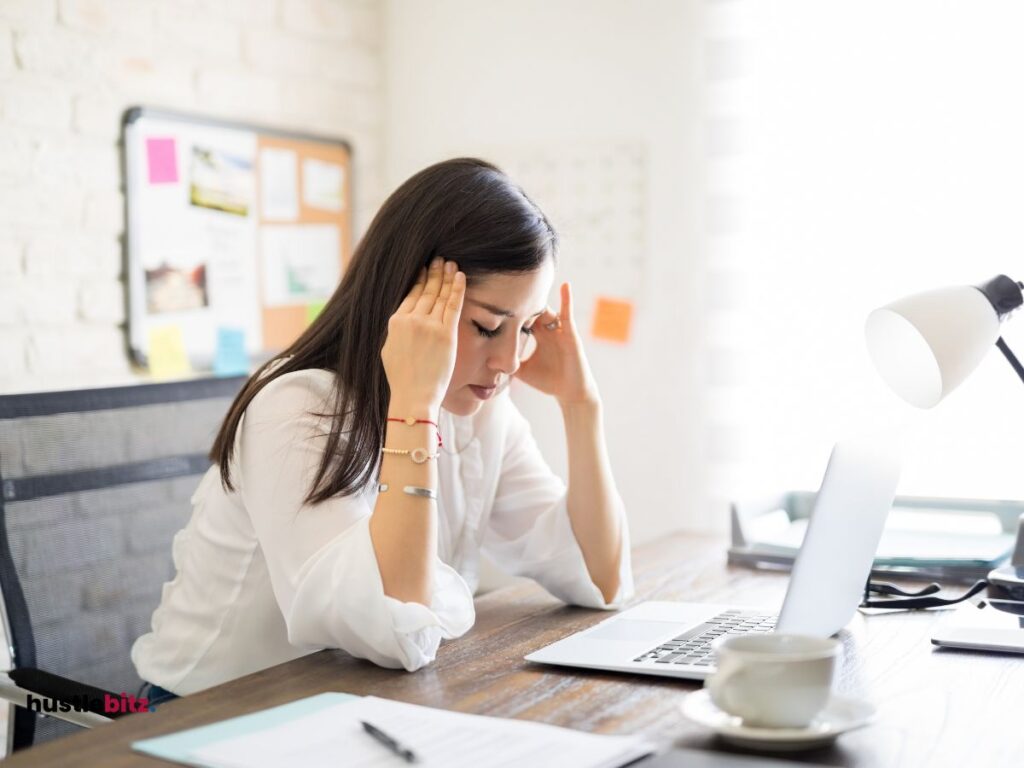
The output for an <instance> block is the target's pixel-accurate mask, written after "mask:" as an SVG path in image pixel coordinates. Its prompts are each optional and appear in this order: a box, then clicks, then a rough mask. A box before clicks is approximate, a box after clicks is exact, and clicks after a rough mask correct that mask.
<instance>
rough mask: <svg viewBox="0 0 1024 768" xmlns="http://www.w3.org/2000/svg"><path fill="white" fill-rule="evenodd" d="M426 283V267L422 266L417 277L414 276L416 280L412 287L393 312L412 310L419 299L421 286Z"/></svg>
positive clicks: (405, 312) (401, 312)
mask: <svg viewBox="0 0 1024 768" xmlns="http://www.w3.org/2000/svg"><path fill="white" fill-rule="evenodd" d="M426 284H427V268H426V267H424V268H423V269H421V270H420V274H419V277H417V278H416V282H415V283H413V286H412V289H411V290H410V291H409V294H408V295H407V296H406V297H405V298H404V299H403V300H402V303H401V304H399V305H398V309H397V310H396V311H395V314H396V315H397V314H408V313H409V312H412V309H413V307H415V306H416V302H417V301H419V298H420V294H421V293H423V286H425V285H426Z"/></svg>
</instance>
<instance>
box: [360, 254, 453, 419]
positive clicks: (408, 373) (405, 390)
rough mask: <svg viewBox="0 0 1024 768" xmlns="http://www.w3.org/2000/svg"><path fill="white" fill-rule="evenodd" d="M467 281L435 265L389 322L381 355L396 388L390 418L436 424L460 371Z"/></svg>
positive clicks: (424, 273)
mask: <svg viewBox="0 0 1024 768" xmlns="http://www.w3.org/2000/svg"><path fill="white" fill-rule="evenodd" d="M465 296H466V276H465V275H464V274H463V273H462V272H459V271H458V267H457V265H456V264H455V262H454V261H449V262H444V261H443V260H442V259H440V258H437V259H434V260H433V261H432V262H431V263H430V267H429V269H428V268H426V267H425V268H424V269H423V270H422V271H421V272H420V277H419V279H418V280H417V281H416V284H415V285H414V286H413V287H412V290H411V291H409V295H408V296H406V297H405V300H404V301H403V302H402V303H401V305H400V306H399V307H398V310H397V311H396V312H395V314H393V315H392V316H391V319H390V320H388V335H387V339H386V340H385V341H384V347H383V348H382V349H381V351H380V357H381V360H382V361H383V362H384V372H385V374H386V375H387V377H388V384H389V386H390V387H391V404H390V406H389V408H388V413H389V415H393V416H394V415H397V416H400V417H415V418H423V417H427V418H432V419H433V418H436V417H437V412H438V410H439V409H440V407H441V401H442V400H444V396H445V393H446V392H447V391H448V384H449V383H450V382H451V378H452V371H453V370H454V369H455V353H456V349H457V339H458V327H459V316H460V315H461V314H462V302H463V299H464V298H465Z"/></svg>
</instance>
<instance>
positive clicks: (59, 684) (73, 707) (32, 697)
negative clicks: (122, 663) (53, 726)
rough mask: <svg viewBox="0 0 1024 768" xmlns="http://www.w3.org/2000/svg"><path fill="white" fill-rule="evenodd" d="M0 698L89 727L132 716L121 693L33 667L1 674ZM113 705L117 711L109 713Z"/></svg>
mask: <svg viewBox="0 0 1024 768" xmlns="http://www.w3.org/2000/svg"><path fill="white" fill-rule="evenodd" d="M0 696H2V697H3V698H5V699H7V700H8V701H11V702H13V703H14V704H17V705H18V706H21V707H24V708H26V709H29V710H32V711H36V712H41V713H43V714H46V715H49V716H52V717H57V718H59V719H61V720H67V721H69V722H72V723H76V724H78V725H82V726H84V727H87V728H91V727H94V726H96V725H100V724H103V723H108V722H110V721H111V720H113V719H115V718H118V717H121V716H122V715H126V714H131V711H130V709H129V708H128V707H125V706H124V703H125V702H124V701H123V700H122V698H121V696H120V695H118V694H113V693H110V692H109V691H105V690H103V689H102V688H97V687H95V686H92V685H87V684H85V683H80V682H78V681H76V680H70V679H68V678H66V677H61V676H60V675H55V674H52V673H50V672H44V671H43V670H41V669H34V668H32V667H21V668H18V669H12V670H10V671H9V672H7V673H6V674H3V673H0ZM108 697H109V698H108ZM132 698H133V699H134V697H132ZM44 700H47V701H46V705H44V703H43V701H44ZM114 702H116V703H117V706H118V711H107V710H108V709H110V710H113V706H108V705H110V704H113V703H114ZM123 710H128V711H123Z"/></svg>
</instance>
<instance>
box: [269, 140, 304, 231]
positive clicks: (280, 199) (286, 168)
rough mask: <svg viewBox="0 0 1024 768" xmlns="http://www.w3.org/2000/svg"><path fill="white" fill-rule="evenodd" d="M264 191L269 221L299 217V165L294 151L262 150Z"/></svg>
mask: <svg viewBox="0 0 1024 768" xmlns="http://www.w3.org/2000/svg"><path fill="white" fill-rule="evenodd" d="M260 190H261V197H262V198H263V218H264V220H265V221H295V220H296V219H297V218H299V165H298V158H297V156H296V154H295V152H294V151H293V150H291V149H278V148H277V147H264V148H263V149H262V150H261V151H260Z"/></svg>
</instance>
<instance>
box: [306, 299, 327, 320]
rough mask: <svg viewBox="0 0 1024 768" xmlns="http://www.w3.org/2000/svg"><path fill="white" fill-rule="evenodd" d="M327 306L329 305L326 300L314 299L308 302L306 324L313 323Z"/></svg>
mask: <svg viewBox="0 0 1024 768" xmlns="http://www.w3.org/2000/svg"><path fill="white" fill-rule="evenodd" d="M325 306H327V302H326V301H314V302H312V303H311V304H307V305H306V325H309V324H311V323H312V322H313V321H314V320H316V319H317V318H318V317H320V313H321V312H323V311H324V307H325Z"/></svg>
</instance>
